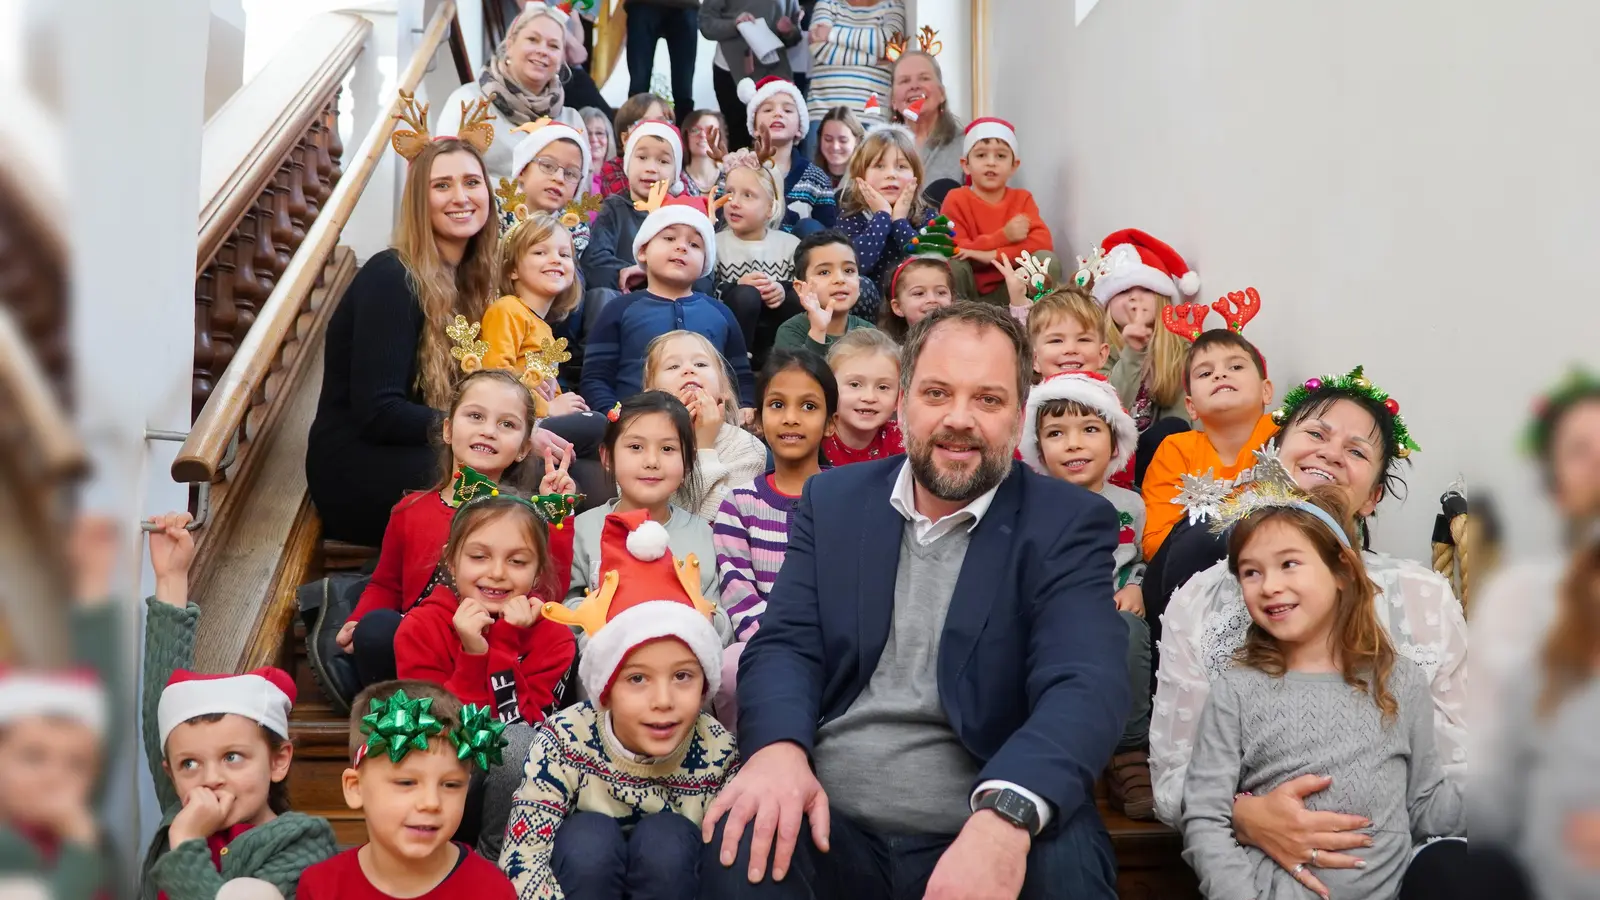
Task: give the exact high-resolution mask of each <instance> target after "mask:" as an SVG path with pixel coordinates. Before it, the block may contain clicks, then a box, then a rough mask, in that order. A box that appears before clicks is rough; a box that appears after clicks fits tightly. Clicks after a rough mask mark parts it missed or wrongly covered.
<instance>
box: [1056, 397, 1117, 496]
mask: <svg viewBox="0 0 1600 900" xmlns="http://www.w3.org/2000/svg"><path fill="white" fill-rule="evenodd" d="M1112 449H1113V448H1112V437H1111V426H1110V425H1107V424H1106V421H1105V420H1104V419H1102V418H1100V417H1099V416H1086V415H1077V414H1074V413H1070V412H1068V413H1063V414H1061V415H1059V416H1045V417H1044V420H1043V421H1041V422H1040V423H1039V456H1041V457H1042V458H1043V459H1044V465H1045V468H1046V469H1048V470H1049V472H1050V474H1051V475H1054V476H1055V477H1057V478H1060V479H1062V480H1063V481H1070V482H1072V483H1073V484H1075V485H1077V486H1078V487H1082V488H1088V489H1089V490H1091V491H1094V492H1096V493H1099V491H1100V489H1101V487H1103V486H1104V485H1105V482H1106V469H1107V468H1109V467H1110V466H1111V453H1112Z"/></svg>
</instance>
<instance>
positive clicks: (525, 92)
mask: <svg viewBox="0 0 1600 900" xmlns="http://www.w3.org/2000/svg"><path fill="white" fill-rule="evenodd" d="M576 24H577V21H576V20H575V19H570V18H569V17H568V16H567V14H566V13H564V12H562V11H561V10H559V9H555V8H553V7H550V6H546V5H545V4H543V3H529V4H528V5H527V6H526V7H524V8H523V10H522V12H521V13H520V14H519V15H518V16H517V17H516V19H514V20H512V22H511V25H510V26H509V27H508V28H507V29H506V39H505V40H504V41H501V43H500V46H499V47H498V48H496V50H495V54H494V56H493V57H492V58H491V59H490V60H489V61H488V62H487V63H485V64H484V67H483V72H482V73H480V74H479V75H478V80H477V81H473V82H468V83H467V84H463V85H462V86H461V87H459V88H457V89H456V91H455V93H452V94H451V95H450V98H449V99H448V100H446V101H445V102H444V105H443V106H442V107H440V108H439V109H438V110H437V113H438V116H439V121H438V125H437V127H436V128H435V129H434V132H435V133H436V134H455V133H457V132H458V131H459V130H460V127H461V105H462V104H463V103H466V104H468V105H469V106H470V105H471V104H473V103H476V102H477V101H478V99H479V98H480V97H488V98H489V101H490V103H489V112H490V113H491V114H492V115H493V116H494V119H493V120H492V122H491V123H492V124H493V125H494V143H493V144H490V145H489V149H488V150H487V151H486V152H485V153H484V154H483V164H484V166H485V167H487V169H488V175H489V182H490V185H491V186H494V185H498V184H499V183H500V179H501V178H510V179H512V180H513V181H515V180H516V177H517V174H518V173H516V172H513V171H511V148H512V147H514V146H516V143H517V142H518V141H519V140H521V139H522V138H523V135H521V134H515V133H513V129H515V128H517V126H519V125H525V124H527V123H529V122H536V121H538V120H539V119H543V118H550V119H554V120H556V121H558V122H564V123H566V124H568V125H571V126H572V127H573V128H576V129H577V130H578V133H579V134H584V133H585V131H584V125H583V116H582V115H580V114H579V112H578V111H577V110H576V109H572V108H570V107H568V106H567V105H566V93H565V91H564V90H563V88H562V84H561V67H562V66H563V65H564V64H565V62H566V59H567V43H568V42H569V41H574V40H577V38H574V37H573V35H572V33H571V31H570V30H569V29H570V28H571V27H573V26H575V25H576Z"/></svg>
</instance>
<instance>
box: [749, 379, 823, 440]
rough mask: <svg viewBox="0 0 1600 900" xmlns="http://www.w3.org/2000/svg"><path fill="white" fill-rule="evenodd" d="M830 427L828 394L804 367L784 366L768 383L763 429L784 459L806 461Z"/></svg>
mask: <svg viewBox="0 0 1600 900" xmlns="http://www.w3.org/2000/svg"><path fill="white" fill-rule="evenodd" d="M827 428H828V407H827V398H825V397H824V396H823V394H822V386H821V385H819V384H817V380H816V379H815V378H812V377H811V376H810V375H809V374H808V373H807V372H806V371H805V370H804V369H795V368H791V369H784V370H783V371H782V372H779V373H778V374H776V375H774V376H772V380H771V381H769V382H768V383H767V392H766V395H765V396H763V397H762V398H761V433H762V434H763V435H765V436H766V439H767V446H768V447H771V448H772V455H773V456H774V457H776V458H777V459H778V460H779V461H780V462H786V463H806V462H808V461H812V462H814V461H815V460H816V458H817V446H818V445H819V444H821V443H822V437H823V434H824V433H825V432H826V431H827Z"/></svg>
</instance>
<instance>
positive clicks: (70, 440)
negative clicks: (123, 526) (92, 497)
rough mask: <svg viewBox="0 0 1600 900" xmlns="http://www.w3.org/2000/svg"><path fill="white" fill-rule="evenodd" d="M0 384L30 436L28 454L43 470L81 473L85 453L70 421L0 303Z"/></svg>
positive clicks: (51, 474)
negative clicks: (4, 388)
mask: <svg viewBox="0 0 1600 900" xmlns="http://www.w3.org/2000/svg"><path fill="white" fill-rule="evenodd" d="M0 385H3V386H5V387H6V388H7V392H8V393H10V394H11V395H12V405H13V406H14V407H15V408H16V409H17V411H18V412H19V413H20V414H21V416H22V422H23V427H24V429H25V430H24V433H25V434H27V435H29V438H30V443H31V446H30V451H29V452H30V455H31V456H33V457H35V458H36V459H37V460H38V462H39V463H40V465H41V467H42V469H43V470H44V474H46V475H47V476H49V477H52V478H67V477H73V476H76V475H79V474H81V473H82V472H83V471H84V470H85V468H87V466H88V461H89V457H88V454H87V453H85V452H84V448H83V444H82V443H80V442H79V441H78V436H77V434H76V433H75V432H74V431H73V429H72V422H71V421H69V420H68V418H67V415H66V413H64V412H63V411H62V410H61V406H60V404H59V403H57V402H56V398H55V394H54V393H53V392H52V391H51V390H50V385H49V383H48V381H47V380H46V378H45V376H44V373H43V372H41V371H40V370H39V367H38V366H37V365H35V364H34V359H33V353H32V352H31V351H30V350H29V348H28V342H27V341H26V340H24V339H23V337H22V332H21V331H19V330H18V329H17V325H16V320H15V319H14V318H13V317H12V315H11V313H10V312H9V311H8V310H6V309H4V308H3V307H0Z"/></svg>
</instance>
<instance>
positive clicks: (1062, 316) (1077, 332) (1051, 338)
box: [1027, 286, 1111, 378]
mask: <svg viewBox="0 0 1600 900" xmlns="http://www.w3.org/2000/svg"><path fill="white" fill-rule="evenodd" d="M1027 324H1028V343H1029V344H1030V345H1032V347H1033V371H1034V372H1035V373H1037V374H1038V375H1039V377H1040V378H1049V377H1051V376H1053V375H1059V374H1060V373H1062V372H1093V373H1096V374H1099V375H1107V374H1109V373H1108V371H1107V367H1108V366H1109V365H1110V359H1111V345H1110V344H1108V343H1106V311H1105V309H1104V308H1102V307H1101V306H1100V304H1098V303H1096V302H1095V301H1094V297H1093V296H1091V295H1090V294H1089V292H1088V291H1086V290H1084V289H1083V288H1080V287H1077V286H1072V287H1064V288H1059V289H1057V290H1055V291H1052V292H1051V293H1049V294H1046V295H1045V296H1043V297H1041V298H1039V301H1038V302H1037V303H1034V304H1033V305H1032V306H1031V307H1030V308H1029V309H1028V323H1027Z"/></svg>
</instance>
